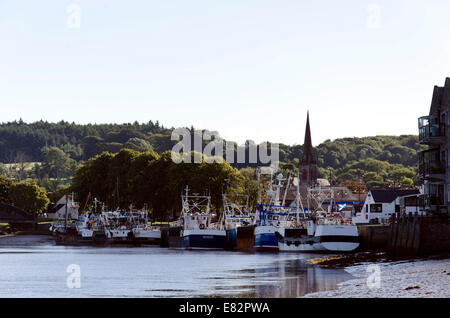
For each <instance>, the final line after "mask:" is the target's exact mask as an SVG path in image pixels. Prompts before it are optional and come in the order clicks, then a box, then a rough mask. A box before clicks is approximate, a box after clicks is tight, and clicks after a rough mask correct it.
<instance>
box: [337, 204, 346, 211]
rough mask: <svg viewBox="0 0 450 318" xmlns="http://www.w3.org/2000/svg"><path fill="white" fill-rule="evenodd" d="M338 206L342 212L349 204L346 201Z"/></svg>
mask: <svg viewBox="0 0 450 318" xmlns="http://www.w3.org/2000/svg"><path fill="white" fill-rule="evenodd" d="M338 206H339V212H341V211H342V210H344V209H345V207H346V206H347V204H346V203H344V204H338Z"/></svg>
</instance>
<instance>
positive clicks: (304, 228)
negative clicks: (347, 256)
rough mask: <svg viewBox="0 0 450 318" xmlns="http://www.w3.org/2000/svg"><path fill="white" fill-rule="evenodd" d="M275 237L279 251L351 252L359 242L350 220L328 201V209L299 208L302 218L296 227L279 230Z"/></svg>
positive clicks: (356, 229)
mask: <svg viewBox="0 0 450 318" xmlns="http://www.w3.org/2000/svg"><path fill="white" fill-rule="evenodd" d="M332 200H333V196H332V197H331V202H332ZM300 202H301V201H300ZM308 202H309V200H308ZM308 211H309V209H308ZM276 236H277V238H278V247H279V251H280V252H307V253H311V252H319V253H326V252H330V253H335V252H352V251H354V250H356V249H357V248H358V247H359V245H360V243H359V234H358V228H357V227H356V226H355V225H353V224H352V221H351V219H345V218H344V217H343V216H342V214H341V213H339V212H334V211H332V204H330V205H329V210H328V211H324V210H319V211H316V212H313V213H305V210H303V220H302V221H301V222H300V224H299V226H298V227H297V228H290V229H280V230H279V231H277V232H276Z"/></svg>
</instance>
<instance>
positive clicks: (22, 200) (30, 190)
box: [9, 182, 50, 214]
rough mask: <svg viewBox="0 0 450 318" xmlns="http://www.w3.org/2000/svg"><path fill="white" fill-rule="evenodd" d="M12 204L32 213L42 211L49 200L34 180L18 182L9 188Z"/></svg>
mask: <svg viewBox="0 0 450 318" xmlns="http://www.w3.org/2000/svg"><path fill="white" fill-rule="evenodd" d="M9 197H10V199H11V201H12V202H13V204H14V206H16V207H18V208H20V209H22V210H24V211H26V212H28V213H32V214H37V213H42V212H43V211H44V210H45V208H46V207H47V205H48V203H49V202H50V200H49V199H48V198H47V195H46V192H45V190H44V189H43V188H41V187H39V186H38V185H37V184H36V183H35V182H18V183H15V184H13V185H12V186H11V187H10V189H9Z"/></svg>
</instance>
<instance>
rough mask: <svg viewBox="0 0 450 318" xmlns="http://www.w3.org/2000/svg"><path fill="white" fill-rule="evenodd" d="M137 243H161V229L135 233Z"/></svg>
mask: <svg viewBox="0 0 450 318" xmlns="http://www.w3.org/2000/svg"><path fill="white" fill-rule="evenodd" d="M134 242H135V243H136V244H144V245H145V244H148V245H159V244H160V243H161V231H143V232H140V233H139V232H136V233H134Z"/></svg>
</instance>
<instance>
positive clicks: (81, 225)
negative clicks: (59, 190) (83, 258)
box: [50, 200, 106, 245]
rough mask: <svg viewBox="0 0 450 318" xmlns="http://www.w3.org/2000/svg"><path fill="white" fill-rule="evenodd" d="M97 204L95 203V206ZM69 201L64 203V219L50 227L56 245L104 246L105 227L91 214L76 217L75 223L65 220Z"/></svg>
mask: <svg viewBox="0 0 450 318" xmlns="http://www.w3.org/2000/svg"><path fill="white" fill-rule="evenodd" d="M72 201H73V200H72ZM96 203H97V202H96V201H95V204H96ZM70 204H71V202H70V200H68V201H66V219H65V220H64V222H62V221H61V220H59V221H58V222H57V223H56V224H54V225H52V227H51V229H50V230H51V231H52V232H53V235H54V237H55V242H56V244H57V245H96V244H105V243H106V235H105V234H104V233H105V225H104V223H103V222H102V220H101V219H100V218H99V217H98V216H97V215H95V213H93V212H89V213H87V214H85V215H80V216H78V218H77V220H76V221H75V222H69V221H68V220H67V210H68V206H69V205H70Z"/></svg>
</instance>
